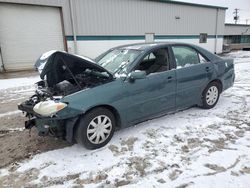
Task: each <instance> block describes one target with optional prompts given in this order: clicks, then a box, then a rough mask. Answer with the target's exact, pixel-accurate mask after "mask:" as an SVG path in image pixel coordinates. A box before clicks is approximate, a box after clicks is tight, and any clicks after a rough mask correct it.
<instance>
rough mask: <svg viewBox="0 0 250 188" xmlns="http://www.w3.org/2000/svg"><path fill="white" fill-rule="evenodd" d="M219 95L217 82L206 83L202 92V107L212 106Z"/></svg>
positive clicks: (208, 107)
mask: <svg viewBox="0 0 250 188" xmlns="http://www.w3.org/2000/svg"><path fill="white" fill-rule="evenodd" d="M219 97H220V87H219V84H218V83H217V82H211V83H209V84H208V85H207V87H206V88H205V90H204V91H203V94H202V104H203V105H202V108H205V109H210V108H213V107H214V106H215V105H216V104H217V102H218V100H219Z"/></svg>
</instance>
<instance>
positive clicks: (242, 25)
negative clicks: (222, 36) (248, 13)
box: [225, 23, 250, 27]
mask: <svg viewBox="0 0 250 188" xmlns="http://www.w3.org/2000/svg"><path fill="white" fill-rule="evenodd" d="M225 26H241V27H250V24H234V23H225Z"/></svg>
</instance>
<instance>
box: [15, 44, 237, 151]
mask: <svg viewBox="0 0 250 188" xmlns="http://www.w3.org/2000/svg"><path fill="white" fill-rule="evenodd" d="M36 68H37V70H38V71H39V72H40V77H41V81H40V82H38V83H37V90H36V91H35V94H34V95H33V96H31V97H30V98H29V99H28V100H26V101H24V102H23V103H21V104H19V105H18V108H19V109H20V110H22V111H24V112H26V116H27V118H28V120H27V121H26V122H25V128H26V129H31V128H32V127H33V126H35V127H36V128H37V130H38V134H39V135H40V136H45V135H48V134H50V135H53V136H56V137H60V138H63V139H66V140H67V141H69V142H71V143H75V142H76V143H79V144H81V145H83V146H85V147H86V148H88V149H96V148H100V147H102V146H104V145H106V144H107V143H108V142H109V141H110V139H111V138H112V136H113V134H114V131H115V130H116V129H121V128H124V127H128V126H131V125H134V124H136V123H139V122H142V121H145V120H149V119H152V118H155V117H159V116H162V115H164V114H167V113H169V112H175V111H178V110H182V109H186V108H189V107H192V106H199V107H201V108H204V109H210V108H213V107H214V106H215V105H216V103H217V102H218V100H219V96H220V94H221V92H223V91H224V90H226V89H227V88H229V87H231V86H232V85H233V83H234V78H235V73H234V64H233V59H222V58H221V57H219V56H217V55H215V54H212V53H211V52H209V51H207V50H205V49H203V48H201V47H198V46H195V45H191V44H184V43H143V44H131V45H125V46H119V47H116V48H112V49H110V50H108V51H107V52H105V53H103V54H101V55H100V56H99V57H97V58H96V59H95V60H91V59H89V58H87V57H81V56H77V55H72V54H68V53H66V52H60V51H51V52H48V53H45V54H43V55H42V56H41V57H40V58H39V59H38V61H37V62H36Z"/></svg>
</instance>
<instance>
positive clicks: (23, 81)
mask: <svg viewBox="0 0 250 188" xmlns="http://www.w3.org/2000/svg"><path fill="white" fill-rule="evenodd" d="M39 80H41V79H40V77H39V76H31V77H26V78H11V79H0V90H3V89H8V88H15V87H20V86H27V85H34V84H35V83H36V82H38V81H39Z"/></svg>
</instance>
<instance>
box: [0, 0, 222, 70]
mask: <svg viewBox="0 0 250 188" xmlns="http://www.w3.org/2000/svg"><path fill="white" fill-rule="evenodd" d="M225 11H226V8H225V7H217V6H208V5H198V4H191V3H183V2H175V1H167V0H155V1H153V0H0V47H1V51H0V65H2V67H3V66H4V67H5V69H6V70H7V71H10V70H22V69H30V68H32V67H33V65H34V63H35V60H36V59H37V58H38V57H39V56H40V54H41V53H43V52H45V51H48V50H51V49H57V50H65V51H68V52H70V53H77V54H79V55H85V56H89V57H91V58H94V57H96V56H97V55H99V54H100V53H102V52H104V51H106V50H107V49H109V48H111V47H114V46H118V45H122V44H128V43H138V42H151V41H177V42H187V43H193V44H197V45H200V46H202V47H204V48H206V49H208V50H210V51H212V52H214V53H221V52H222V45H223V34H224V22H225Z"/></svg>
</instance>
